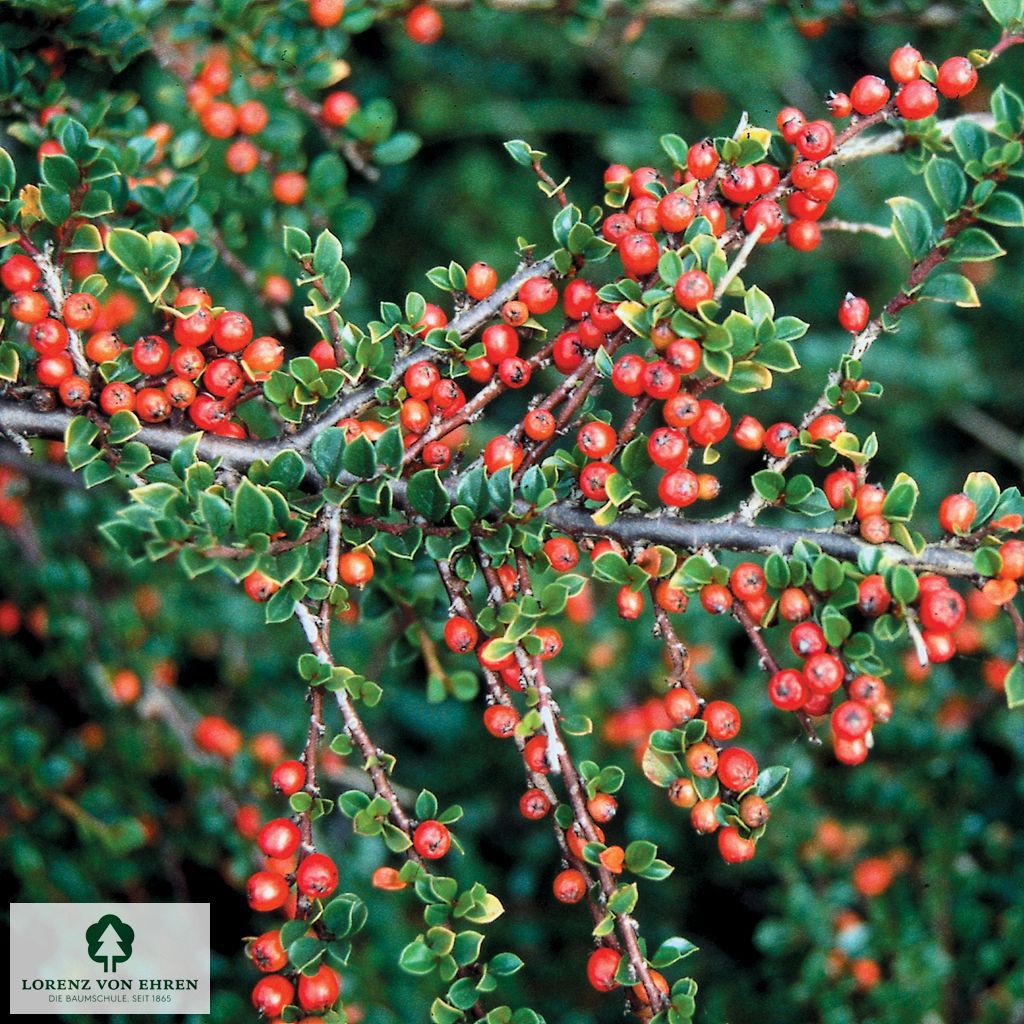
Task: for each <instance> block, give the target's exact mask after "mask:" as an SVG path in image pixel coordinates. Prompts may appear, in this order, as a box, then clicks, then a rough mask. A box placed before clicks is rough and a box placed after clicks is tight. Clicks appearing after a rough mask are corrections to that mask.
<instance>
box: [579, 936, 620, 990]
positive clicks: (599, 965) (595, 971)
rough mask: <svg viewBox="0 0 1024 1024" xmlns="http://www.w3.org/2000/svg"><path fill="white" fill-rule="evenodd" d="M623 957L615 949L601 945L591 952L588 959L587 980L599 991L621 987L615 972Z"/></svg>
mask: <svg viewBox="0 0 1024 1024" xmlns="http://www.w3.org/2000/svg"><path fill="white" fill-rule="evenodd" d="M620 960H621V957H620V956H619V954H618V953H616V952H615V950H614V949H609V948H608V947H607V946H601V947H600V948H598V949H595V950H594V952H593V953H591V954H590V959H589V960H587V981H589V982H590V984H591V986H592V987H593V988H596V989H597V991H598V992H611V991H612V990H613V989H616V988H618V987H619V983H618V982H617V981H616V980H615V972H616V971H617V970H618V969H619V961H620Z"/></svg>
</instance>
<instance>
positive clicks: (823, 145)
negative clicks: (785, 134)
mask: <svg viewBox="0 0 1024 1024" xmlns="http://www.w3.org/2000/svg"><path fill="white" fill-rule="evenodd" d="M834 144H835V132H834V131H833V130H832V125H830V124H829V123H828V121H809V122H808V123H807V124H805V125H804V126H803V127H802V128H801V129H800V131H799V132H798V133H797V136H796V141H795V145H796V148H797V150H798V152H799V153H800V155H801V156H802V157H804V158H806V159H807V160H823V159H824V158H825V157H827V156H828V155H829V153H831V152H832V147H833V145H834Z"/></svg>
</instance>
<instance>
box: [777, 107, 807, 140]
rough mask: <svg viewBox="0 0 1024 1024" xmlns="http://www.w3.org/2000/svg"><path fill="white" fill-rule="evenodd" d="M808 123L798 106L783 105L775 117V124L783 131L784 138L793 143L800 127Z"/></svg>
mask: <svg viewBox="0 0 1024 1024" xmlns="http://www.w3.org/2000/svg"><path fill="white" fill-rule="evenodd" d="M806 123H807V121H806V119H805V118H804V115H803V114H802V113H801V112H800V111H799V110H797V108H796V107H783V108H782V110H780V111H779V112H778V114H777V115H776V117H775V124H776V126H777V127H778V129H779V131H780V132H781V133H782V138H783V139H784V140H785V141H786V142H788V143H789V144H790V145H793V143H794V142H796V137H797V135H799V134H800V129H801V128H803V126H804V125H805V124H806Z"/></svg>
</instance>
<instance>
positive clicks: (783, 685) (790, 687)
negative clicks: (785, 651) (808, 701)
mask: <svg viewBox="0 0 1024 1024" xmlns="http://www.w3.org/2000/svg"><path fill="white" fill-rule="evenodd" d="M806 696H807V689H806V687H805V686H804V680H803V676H801V675H800V673H799V672H797V670H796V669H793V668H784V669H781V670H780V671H778V672H776V673H775V674H774V675H773V676H772V677H771V679H770V680H769V681H768V699H769V700H770V701H771V702H772V703H773V704H774V705H775V706H776V707H777V708H779V710H781V711H797V710H799V708H801V707H802V706H803V703H804V699H805V698H806Z"/></svg>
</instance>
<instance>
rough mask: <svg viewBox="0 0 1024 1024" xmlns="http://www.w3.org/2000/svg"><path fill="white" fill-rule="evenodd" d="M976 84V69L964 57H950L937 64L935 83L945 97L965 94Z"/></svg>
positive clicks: (956, 97)
mask: <svg viewBox="0 0 1024 1024" xmlns="http://www.w3.org/2000/svg"><path fill="white" fill-rule="evenodd" d="M977 84H978V70H977V68H975V66H974V65H973V64H972V63H971V62H970V61H969V60H968V59H967V58H966V57H950V58H949V60H944V61H943V62H942V64H941V65H939V76H938V78H937V79H936V82H935V85H936V87H937V88H938V90H939V92H941V93H942V95H943V96H945V97H946V99H949V100H955V99H959V98H960V97H961V96H966V95H967V94H968V93H969V92H970V91H971V90H972V89H973V88H974V87H975V86H976V85H977Z"/></svg>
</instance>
